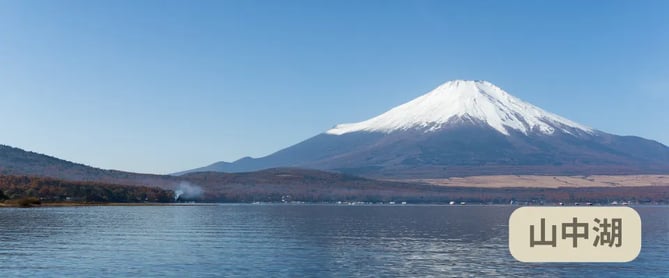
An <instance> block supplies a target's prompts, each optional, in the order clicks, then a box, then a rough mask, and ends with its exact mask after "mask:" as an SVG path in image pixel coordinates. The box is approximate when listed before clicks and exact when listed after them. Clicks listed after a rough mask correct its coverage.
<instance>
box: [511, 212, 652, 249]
mask: <svg viewBox="0 0 669 278" xmlns="http://www.w3.org/2000/svg"><path fill="white" fill-rule="evenodd" d="M509 251H510V252H511V255H513V257H514V258H516V260H519V261H521V262H629V261H632V260H634V259H635V258H636V257H637V256H638V255H639V252H640V251H641V217H639V214H638V213H637V212H636V211H635V210H634V209H632V208H630V207H521V208H518V209H516V210H515V211H514V212H513V213H512V214H511V217H509Z"/></svg>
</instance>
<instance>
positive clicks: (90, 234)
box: [0, 205, 669, 277]
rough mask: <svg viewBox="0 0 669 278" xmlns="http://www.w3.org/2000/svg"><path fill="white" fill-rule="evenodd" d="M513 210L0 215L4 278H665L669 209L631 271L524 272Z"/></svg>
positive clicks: (591, 267)
mask: <svg viewBox="0 0 669 278" xmlns="http://www.w3.org/2000/svg"><path fill="white" fill-rule="evenodd" d="M514 209H515V207H511V206H334V205H213V206H168V207H71V208H37V209H18V208H4V209H0V243H1V245H0V269H1V270H2V273H3V274H2V276H31V277H49V276H58V277H62V276H65V277H78V276H85V277H91V276H95V277H119V276H121V277H127V276H133V277H165V276H172V277H210V276H223V275H225V276H304V275H307V276H439V277H444V276H456V277H462V276H465V277H467V276H471V277H482V276H512V275H513V276H541V277H545V276H553V277H573V276H602V277H611V276H619V277H639V276H646V277H648V276H666V275H667V273H669V252H667V250H669V249H668V248H669V207H640V208H637V211H638V212H639V214H640V215H641V217H642V221H643V225H644V226H643V247H642V248H643V249H642V251H641V254H640V256H639V257H638V258H637V259H636V260H635V261H634V262H632V263H626V264H524V263H520V262H516V261H515V260H514V259H513V258H512V257H511V255H510V254H509V252H508V247H507V239H508V234H507V232H508V231H507V228H508V227H507V224H508V217H509V215H510V214H511V212H512V211H513V210H514Z"/></svg>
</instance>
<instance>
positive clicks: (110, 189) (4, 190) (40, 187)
mask: <svg viewBox="0 0 669 278" xmlns="http://www.w3.org/2000/svg"><path fill="white" fill-rule="evenodd" d="M3 196H4V199H19V198H27V197H35V198H39V200H42V201H46V202H49V201H84V202H120V203H129V202H171V201H173V200H174V193H173V192H172V191H169V190H164V189H160V188H155V187H145V186H128V185H116V184H105V183H95V182H71V181H63V180H56V179H50V178H41V177H25V176H0V200H2V199H3Z"/></svg>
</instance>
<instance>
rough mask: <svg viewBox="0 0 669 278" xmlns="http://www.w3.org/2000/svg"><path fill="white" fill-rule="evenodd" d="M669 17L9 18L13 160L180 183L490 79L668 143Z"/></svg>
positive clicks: (70, 4) (270, 7)
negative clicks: (168, 176)
mask: <svg viewBox="0 0 669 278" xmlns="http://www.w3.org/2000/svg"><path fill="white" fill-rule="evenodd" d="M668 12H669V1H340V0H337V1H118V0H113V1H88V0H84V1H31V0H21V1H7V0H0V124H1V129H2V131H1V132H0V143H1V144H6V145H11V146H16V147H20V148H24V149H27V150H31V151H36V152H40V153H45V154H49V155H53V156H57V157H60V158H63V159H67V160H71V161H76V162H80V163H84V164H88V165H92V166H96V167H101V168H105V169H109V168H112V169H120V170H128V171H138V172H151V173H170V172H175V171H180V170H185V169H190V168H194V167H199V166H204V165H207V164H210V163H213V162H215V161H220V160H225V161H231V160H235V159H238V158H240V157H243V156H263V155H266V154H269V153H271V152H274V151H276V150H279V149H281V148H283V147H286V146H289V145H292V144H294V143H297V142H299V141H301V140H304V139H307V138H309V137H311V136H313V135H316V134H318V133H320V132H323V131H325V130H327V129H329V128H330V127H332V126H334V125H335V124H337V123H342V122H355V121H360V120H364V119H367V118H369V117H371V116H374V115H377V114H379V113H381V112H384V111H385V110H387V109H389V108H391V107H393V106H396V105H398V104H401V103H403V102H406V101H408V100H411V99H413V98H415V97H417V96H419V95H421V94H423V93H426V92H427V91H429V90H431V89H432V88H434V87H436V86H437V85H439V84H441V83H443V82H446V81H448V80H452V79H483V80H488V81H491V82H492V83H494V84H496V85H498V86H500V87H502V88H503V89H505V90H506V91H508V92H510V93H511V94H513V95H516V96H517V97H520V98H521V99H524V100H526V101H529V102H531V103H533V104H535V105H538V106H540V107H542V108H544V109H546V110H548V111H551V112H554V113H557V114H560V115H562V116H565V117H567V118H569V119H572V120H574V121H577V122H580V123H583V124H586V125H589V126H592V127H595V128H597V129H600V130H603V131H606V132H611V133H616V134H622V135H630V134H632V135H639V136H642V137H646V138H650V139H654V140H658V141H660V142H662V143H664V144H667V143H669V115H668V113H669V112H668V111H669V107H668V105H669V16H667V13H668Z"/></svg>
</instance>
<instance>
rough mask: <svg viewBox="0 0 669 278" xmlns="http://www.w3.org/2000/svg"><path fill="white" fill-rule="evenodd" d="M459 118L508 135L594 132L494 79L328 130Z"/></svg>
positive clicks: (420, 125)
mask: <svg viewBox="0 0 669 278" xmlns="http://www.w3.org/2000/svg"><path fill="white" fill-rule="evenodd" d="M456 120H469V121H472V122H480V123H485V124H487V125H488V126H490V127H492V128H493V129H495V130H497V131H499V132H501V133H503V134H505V135H509V131H511V130H516V131H519V132H522V133H523V134H528V133H530V132H540V133H543V134H548V135H550V134H553V133H554V132H555V131H556V130H559V131H562V132H564V133H568V134H573V132H574V131H581V132H586V133H592V132H593V130H592V129H591V128H589V127H587V126H584V125H581V124H578V123H575V122H573V121H570V120H568V119H565V118H563V117H560V116H558V115H555V114H553V113H549V112H547V111H544V110H543V109H541V108H539V107H536V106H534V105H532V104H529V103H527V102H524V101H522V100H520V99H518V98H516V97H514V96H512V95H510V94H509V93H507V92H505V91H504V90H502V89H500V88H499V87H497V86H495V85H493V84H492V83H490V82H487V81H469V80H455V81H449V82H446V83H444V84H442V85H441V86H439V87H437V88H436V89H434V90H432V91H431V92H429V93H427V94H425V95H422V96H420V97H418V98H416V99H414V100H412V101H409V102H407V103H404V104H402V105H400V106H397V107H395V108H392V109H390V110H389V111H387V112H385V113H383V114H381V115H379V116H376V117H374V118H371V119H369V120H366V121H362V122H358V123H350V124H340V125H337V126H335V127H334V128H333V129H330V130H328V131H327V132H326V133H327V134H331V135H342V134H346V133H351V132H357V131H367V132H384V133H390V132H393V131H400V130H409V129H421V130H424V131H425V132H431V131H436V130H439V129H441V128H442V127H444V126H445V125H447V124H448V123H450V122H451V121H456Z"/></svg>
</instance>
